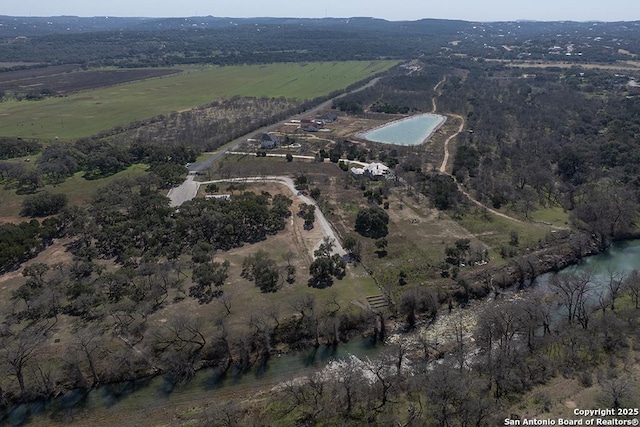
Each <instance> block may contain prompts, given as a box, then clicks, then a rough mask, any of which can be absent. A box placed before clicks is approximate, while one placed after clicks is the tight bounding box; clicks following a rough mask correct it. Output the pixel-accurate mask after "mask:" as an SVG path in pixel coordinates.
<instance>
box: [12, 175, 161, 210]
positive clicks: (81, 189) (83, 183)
mask: <svg viewBox="0 0 640 427" xmlns="http://www.w3.org/2000/svg"><path fill="white" fill-rule="evenodd" d="M147 168H148V166H147V165H142V164H135V165H132V166H130V167H128V168H127V169H125V170H123V171H122V172H118V173H117V174H115V175H112V176H110V177H107V178H103V179H96V180H91V181H88V180H86V179H84V178H83V177H82V176H83V174H84V172H78V173H76V174H75V175H74V176H72V177H70V178H67V180H66V181H65V182H63V183H62V184H58V185H47V186H46V187H45V188H44V189H46V190H49V191H50V192H51V193H53V194H66V195H67V197H68V199H69V204H72V205H84V204H85V203H86V202H88V201H89V200H91V198H92V197H93V196H94V194H95V193H96V191H97V190H98V188H100V187H103V186H105V185H107V184H108V183H110V182H112V181H115V180H117V179H122V178H135V177H138V176H142V175H144V174H146V173H147V172H146V170H147ZM29 196H30V195H28V194H27V195H18V194H16V192H15V191H14V190H12V189H4V188H0V197H1V198H2V199H1V200H0V221H7V220H12V221H13V220H15V219H16V218H17V217H18V214H19V213H20V209H21V208H22V201H23V200H24V199H25V198H26V197H29ZM23 220H28V219H27V218H25V219H23Z"/></svg>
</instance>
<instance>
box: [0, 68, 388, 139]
mask: <svg viewBox="0 0 640 427" xmlns="http://www.w3.org/2000/svg"><path fill="white" fill-rule="evenodd" d="M396 63H397V61H347V62H318V63H302V64H291V63H277V64H268V65H241V66H228V67H217V66H216V67H214V66H211V67H200V68H195V67H194V68H188V69H186V70H185V71H184V72H182V73H180V74H175V75H171V76H166V77H161V78H153V79H148V80H144V81H139V82H134V83H127V84H122V85H118V86H112V87H107V88H102V89H96V90H89V91H84V92H81V93H77V94H74V95H70V96H67V97H60V98H49V99H45V100H42V101H11V102H5V103H2V104H0V135H1V136H16V137H18V136H19V137H23V138H38V139H53V138H55V137H56V136H58V137H59V138H62V139H73V138H79V137H83V136H90V135H93V134H95V133H97V132H99V131H101V130H105V129H110V128H112V127H115V126H123V125H126V124H128V123H130V122H133V121H136V120H142V119H146V118H150V117H153V116H157V115H160V114H167V113H170V112H171V111H180V110H186V109H189V108H192V107H195V106H198V105H203V104H207V103H209V102H212V101H214V100H216V99H220V98H225V97H232V96H256V97H262V96H266V97H281V96H282V97H287V98H297V99H301V100H303V99H312V98H315V97H317V96H321V95H326V94H328V93H331V92H333V91H336V90H340V89H344V88H346V87H347V86H349V85H351V84H353V83H355V82H357V81H360V80H363V79H365V78H366V77H368V76H371V75H373V74H376V73H378V72H381V71H384V70H387V69H389V68H391V67H392V66H393V65H395V64H396Z"/></svg>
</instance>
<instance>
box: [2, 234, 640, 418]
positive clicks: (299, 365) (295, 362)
mask: <svg viewBox="0 0 640 427" xmlns="http://www.w3.org/2000/svg"><path fill="white" fill-rule="evenodd" d="M638 267H640V240H631V241H626V242H619V243H615V244H614V245H612V246H611V248H610V249H609V250H608V251H607V252H605V253H602V254H598V255H594V256H590V257H587V258H585V259H584V260H583V261H582V262H581V263H580V264H578V265H575V266H571V267H567V268H565V269H564V270H562V271H561V272H563V273H564V272H576V273H581V272H585V271H587V270H589V271H590V272H591V273H593V276H592V278H593V283H594V286H593V288H592V289H593V290H594V292H603V291H605V290H606V281H607V280H608V279H609V274H610V272H616V273H624V274H628V273H629V272H631V271H632V270H633V269H635V268H638ZM551 274H554V273H548V274H544V275H541V276H540V277H538V278H537V279H536V280H535V282H534V284H533V286H532V290H533V291H534V292H535V291H543V292H548V291H549V288H548V281H549V278H550V277H551ZM525 292H529V290H527V291H525ZM478 303H479V304H477V305H476V304H472V305H471V308H469V309H457V310H454V313H456V312H458V313H457V314H458V315H459V314H460V313H463V314H464V313H465V311H472V310H475V309H478V310H480V309H481V307H482V306H485V305H486V304H491V301H482V302H480V301H479V302H478ZM446 317H447V316H446V315H443V316H441V318H443V319H444V318H446ZM436 329H437V328H436ZM441 332H442V331H441ZM379 350H380V346H376V345H375V344H374V343H373V342H372V341H370V340H368V339H354V340H351V341H350V342H349V343H346V344H340V345H339V346H336V347H324V346H321V347H319V348H309V349H307V350H305V351H299V352H295V353H290V354H283V355H280V356H273V357H271V358H270V360H269V361H268V363H267V364H266V365H265V366H262V367H257V368H255V369H253V370H252V371H250V372H248V373H244V374H240V373H238V372H229V373H226V374H224V375H220V374H219V373H218V372H217V371H216V370H215V369H203V370H200V371H198V372H197V374H196V375H195V377H194V378H193V379H192V380H191V381H190V382H189V383H188V384H185V385H181V386H179V387H174V386H173V385H172V384H171V383H169V382H167V381H166V380H165V379H164V378H163V377H161V376H157V377H154V378H150V379H143V380H138V381H129V382H123V383H119V384H111V385H104V386H101V387H99V388H96V389H93V390H91V391H89V392H88V393H86V392H84V391H80V390H74V391H71V392H69V393H67V394H65V395H64V396H61V397H59V398H56V399H53V400H49V401H37V402H32V403H29V404H22V405H16V406H14V407H12V408H11V410H10V411H9V412H8V413H6V414H1V413H0V423H7V424H9V425H21V424H24V423H26V422H29V421H34V422H36V423H38V420H43V419H47V418H49V417H51V416H52V415H54V414H55V415H56V418H60V419H62V420H65V419H67V420H69V419H71V418H70V417H73V416H74V415H75V416H80V417H81V414H82V412H84V411H90V412H92V413H95V412H98V413H105V415H106V414H107V413H111V414H113V413H119V412H122V413H125V412H129V413H131V415H129V416H130V417H131V419H130V420H135V419H136V417H137V419H138V420H139V419H143V418H140V417H141V416H144V414H145V413H149V412H151V411H154V410H161V409H165V410H166V408H170V407H172V406H178V405H181V404H182V405H183V404H185V403H193V404H194V406H195V405H196V404H197V403H198V401H200V402H201V403H203V404H205V403H207V402H210V400H211V398H214V399H215V398H216V397H219V398H231V397H234V396H247V395H249V394H251V392H257V391H258V390H263V389H265V388H268V387H271V386H275V385H276V384H279V383H281V382H283V381H286V380H289V379H293V378H295V377H302V376H305V375H308V374H310V373H312V372H314V371H317V370H318V369H320V368H322V367H324V366H326V364H327V363H328V362H329V361H330V360H333V359H341V358H345V357H347V356H348V355H351V354H352V355H354V356H357V357H359V358H365V357H373V356H375V355H377V354H378V353H379ZM120 419H122V418H120ZM123 421H124V422H126V419H124V420H123ZM63 424H66V422H64V421H62V422H61V423H60V425H63Z"/></svg>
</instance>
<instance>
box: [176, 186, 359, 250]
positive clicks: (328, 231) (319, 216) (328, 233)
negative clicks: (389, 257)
mask: <svg viewBox="0 0 640 427" xmlns="http://www.w3.org/2000/svg"><path fill="white" fill-rule="evenodd" d="M187 182H188V181H185V182H184V183H183V185H185V184H186V183H187ZM190 182H191V183H192V184H189V185H188V186H186V188H185V189H183V190H182V191H180V192H179V194H180V195H182V194H184V195H186V196H189V195H190V194H191V191H192V186H191V185H195V193H196V194H197V192H198V188H199V187H200V185H207V184H217V183H220V182H244V183H248V182H253V183H263V182H274V183H277V184H282V185H286V186H287V187H288V188H289V190H291V193H292V194H293V195H294V196H295V197H297V198H298V200H300V201H301V202H302V203H306V204H308V205H313V206H315V207H316V224H318V225H319V226H320V228H321V229H322V234H323V235H324V237H323V238H322V239H321V240H319V241H318V242H317V243H316V244H315V245H314V246H313V248H311V249H310V251H309V252H310V255H311V259H313V253H314V252H315V251H316V250H317V249H318V248H319V247H320V244H322V242H323V241H324V238H325V237H329V238H330V239H333V253H337V254H339V255H346V253H347V252H346V251H345V250H344V248H343V247H342V244H341V243H340V240H339V239H338V236H337V235H336V233H335V231H334V230H333V228H331V224H329V221H327V218H326V217H325V216H324V214H323V213H322V211H321V210H320V208H319V207H318V205H317V204H316V202H315V201H314V200H313V199H311V198H309V197H307V196H305V195H304V194H302V193H300V192H299V191H298V190H296V187H295V185H294V184H293V180H292V179H291V178H289V177H287V176H264V177H244V178H229V179H215V180H212V181H204V182H196V181H190ZM183 185H181V186H180V187H182V186H183ZM177 188H179V187H176V189H177ZM191 198H193V197H191ZM189 200H191V199H189Z"/></svg>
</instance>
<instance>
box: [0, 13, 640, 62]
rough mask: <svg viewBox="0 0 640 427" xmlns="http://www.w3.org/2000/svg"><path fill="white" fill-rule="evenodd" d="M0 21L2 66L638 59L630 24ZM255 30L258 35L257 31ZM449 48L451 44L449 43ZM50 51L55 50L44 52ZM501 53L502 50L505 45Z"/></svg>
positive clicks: (634, 24)
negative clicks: (439, 57) (466, 57)
mask: <svg viewBox="0 0 640 427" xmlns="http://www.w3.org/2000/svg"><path fill="white" fill-rule="evenodd" d="M46 21H48V22H51V24H47V23H46V22H43V20H42V19H40V18H11V17H0V23H2V24H4V25H2V26H0V57H2V58H3V60H4V61H17V62H22V61H27V62H38V63H43V62H44V63H48V64H86V65H90V66H99V65H117V66H122V67H132V66H135V67H138V66H166V65H176V64H198V63H212V64H244V63H268V62H282V61H284V62H300V61H330V60H353V59H377V58H397V59H411V58H415V57H419V56H420V55H427V57H433V56H434V55H436V54H445V55H460V54H462V55H470V56H476V57H481V58H494V59H534V60H539V59H548V60H556V61H564V60H566V59H568V57H567V54H570V55H571V56H570V58H569V59H571V60H572V61H577V62H586V61H591V62H593V61H597V62H611V61H615V60H626V59H632V58H631V57H629V56H628V54H625V53H624V52H621V51H620V49H621V50H622V51H627V52H630V53H633V52H636V53H637V52H638V51H639V50H640V49H639V45H640V36H638V34H639V33H640V32H639V31H638V26H639V25H640V23H638V22H618V23H603V22H598V23H591V22H583V23H579V22H516V23H514V22H496V23H474V22H464V21H447V20H434V19H423V20H419V21H404V22H403V21H401V22H389V21H384V20H380V19H371V18H351V19H332V18H328V19H286V18H280V19H278V18H253V19H233V20H231V21H230V20H227V19H222V18H212V17H202V18H188V19H178V18H176V19H143V20H136V19H132V18H109V19H101V18H73V17H59V18H47V19H46ZM258 30H259V33H258ZM452 41H457V43H455V44H451V43H450V42H452ZM52 46H55V49H51V47H52ZM505 46H506V48H505Z"/></svg>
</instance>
